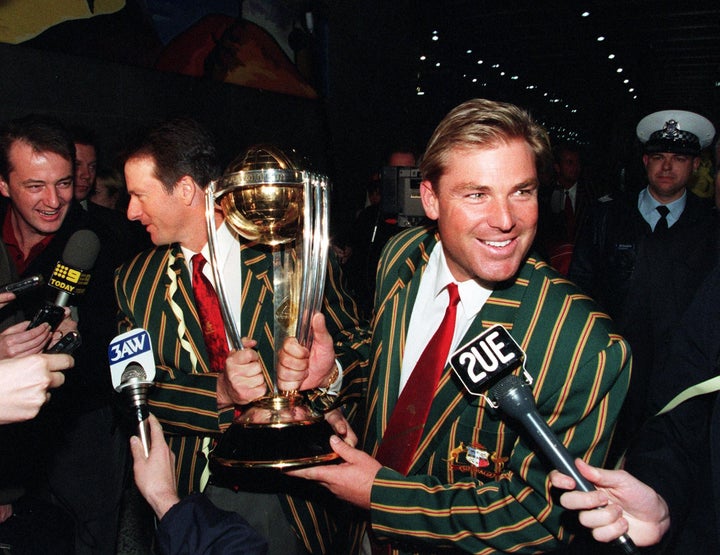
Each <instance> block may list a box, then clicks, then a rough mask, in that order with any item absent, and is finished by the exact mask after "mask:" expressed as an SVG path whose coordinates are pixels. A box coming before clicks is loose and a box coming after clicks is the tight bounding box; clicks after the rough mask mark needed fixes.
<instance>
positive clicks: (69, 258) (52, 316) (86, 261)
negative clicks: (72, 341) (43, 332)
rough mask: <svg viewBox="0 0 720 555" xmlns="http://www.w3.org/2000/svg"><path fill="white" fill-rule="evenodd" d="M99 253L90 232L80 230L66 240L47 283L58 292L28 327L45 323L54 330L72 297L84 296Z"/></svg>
mask: <svg viewBox="0 0 720 555" xmlns="http://www.w3.org/2000/svg"><path fill="white" fill-rule="evenodd" d="M99 252H100V239H98V236H97V235H96V234H95V233H94V232H92V231H90V230H89V229H80V230H78V231H76V232H75V233H73V234H72V235H71V236H70V239H68V242H67V244H66V245H65V249H64V250H63V254H62V260H59V261H58V263H57V264H55V268H54V269H53V271H52V274H51V275H50V278H49V279H48V280H47V284H48V285H49V286H50V287H52V288H53V289H56V290H57V291H58V293H57V297H56V298H55V302H54V303H50V302H46V303H45V305H43V306H42V307H41V308H40V310H38V312H37V313H36V314H35V316H34V317H33V319H32V320H31V322H30V325H29V326H28V329H30V328H34V327H37V326H39V325H40V324H42V323H43V322H47V323H48V324H50V327H51V328H52V330H53V331H54V330H55V328H57V327H58V325H59V324H60V322H62V320H63V318H64V316H65V310H64V307H66V306H67V305H68V304H70V300H71V299H72V298H77V297H79V296H81V295H82V294H83V293H85V289H86V288H87V285H88V283H89V282H90V270H91V269H92V267H93V266H95V260H97V257H98V253H99Z"/></svg>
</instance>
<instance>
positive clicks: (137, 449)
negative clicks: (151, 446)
mask: <svg viewBox="0 0 720 555" xmlns="http://www.w3.org/2000/svg"><path fill="white" fill-rule="evenodd" d="M130 452H131V453H132V457H133V460H134V461H135V463H138V462H140V461H143V460H145V459H146V458H145V449H144V448H143V445H142V441H140V438H139V437H137V436H132V437H131V438H130Z"/></svg>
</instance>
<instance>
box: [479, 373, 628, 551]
mask: <svg viewBox="0 0 720 555" xmlns="http://www.w3.org/2000/svg"><path fill="white" fill-rule="evenodd" d="M489 396H490V398H491V399H493V400H494V401H495V402H496V403H497V404H498V406H499V407H500V410H502V411H503V413H505V414H506V415H508V416H510V417H511V418H513V419H514V420H515V421H517V422H518V423H520V424H521V425H522V427H523V428H524V430H525V431H526V432H527V433H528V435H530V437H531V438H532V439H533V440H534V441H535V443H536V444H537V446H538V447H539V448H540V450H541V451H542V452H543V453H544V454H545V456H546V457H547V458H548V459H550V462H551V463H552V464H553V466H554V467H555V468H557V469H558V470H560V471H561V472H562V473H564V474H567V475H568V476H570V477H572V479H573V480H575V484H576V489H578V490H580V491H584V492H590V491H595V486H594V485H593V484H592V483H591V482H590V481H588V480H587V479H586V478H585V477H584V476H583V475H582V474H581V473H580V471H579V470H578V469H577V467H576V466H575V463H574V462H573V457H572V455H570V453H569V452H568V450H567V449H566V448H565V446H564V445H563V444H562V443H561V442H560V440H559V439H558V438H557V436H556V435H555V434H554V433H553V431H552V430H551V429H550V427H549V426H548V425H547V423H546V422H545V421H544V420H543V419H542V417H541V416H540V413H538V410H537V406H536V405H535V399H534V398H533V396H532V392H531V391H530V387H529V386H528V385H527V384H526V383H525V382H524V381H523V380H522V378H520V377H518V376H516V375H514V374H511V375H509V376H506V377H504V378H503V379H502V380H500V381H499V382H498V383H497V384H496V385H495V386H494V387H493V388H492V389H491V390H490V393H489ZM613 544H615V545H616V546H617V547H618V548H620V550H621V551H622V553H626V554H628V555H634V554H638V553H639V552H638V550H637V548H636V547H635V544H634V543H633V541H632V540H631V539H630V537H629V536H628V535H627V534H622V535H621V536H620V537H618V538H617V539H615V540H614V541H613Z"/></svg>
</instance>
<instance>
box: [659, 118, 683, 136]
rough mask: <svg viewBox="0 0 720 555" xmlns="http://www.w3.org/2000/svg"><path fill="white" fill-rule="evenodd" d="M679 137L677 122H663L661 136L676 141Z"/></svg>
mask: <svg viewBox="0 0 720 555" xmlns="http://www.w3.org/2000/svg"><path fill="white" fill-rule="evenodd" d="M679 135H680V128H679V127H678V122H677V121H675V120H674V119H671V120H668V121H666V122H665V125H664V126H663V130H662V136H663V138H666V139H677V138H678V136H679Z"/></svg>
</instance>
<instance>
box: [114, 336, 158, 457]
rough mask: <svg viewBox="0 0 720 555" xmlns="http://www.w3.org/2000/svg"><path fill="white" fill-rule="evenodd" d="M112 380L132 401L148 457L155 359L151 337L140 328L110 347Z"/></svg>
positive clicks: (115, 341) (116, 339) (118, 390)
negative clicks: (150, 402) (150, 394)
mask: <svg viewBox="0 0 720 555" xmlns="http://www.w3.org/2000/svg"><path fill="white" fill-rule="evenodd" d="M108 358H109V359H110V377H111V379H112V384H113V387H114V388H115V391H117V392H124V393H125V394H126V395H127V396H128V398H129V399H130V403H131V406H132V408H133V410H134V412H135V418H136V420H137V425H138V436H139V437H140V441H141V442H142V445H143V450H144V452H145V456H146V457H148V456H149V454H150V427H149V424H148V415H149V412H148V406H147V394H148V390H149V389H150V386H152V384H153V380H154V379H155V357H154V356H153V352H152V344H151V342H150V334H149V333H148V332H147V330H144V329H142V328H136V329H133V330H130V331H128V332H125V333H123V334H120V335H118V336H117V337H116V338H115V339H113V340H112V341H111V342H110V345H109V347H108Z"/></svg>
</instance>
